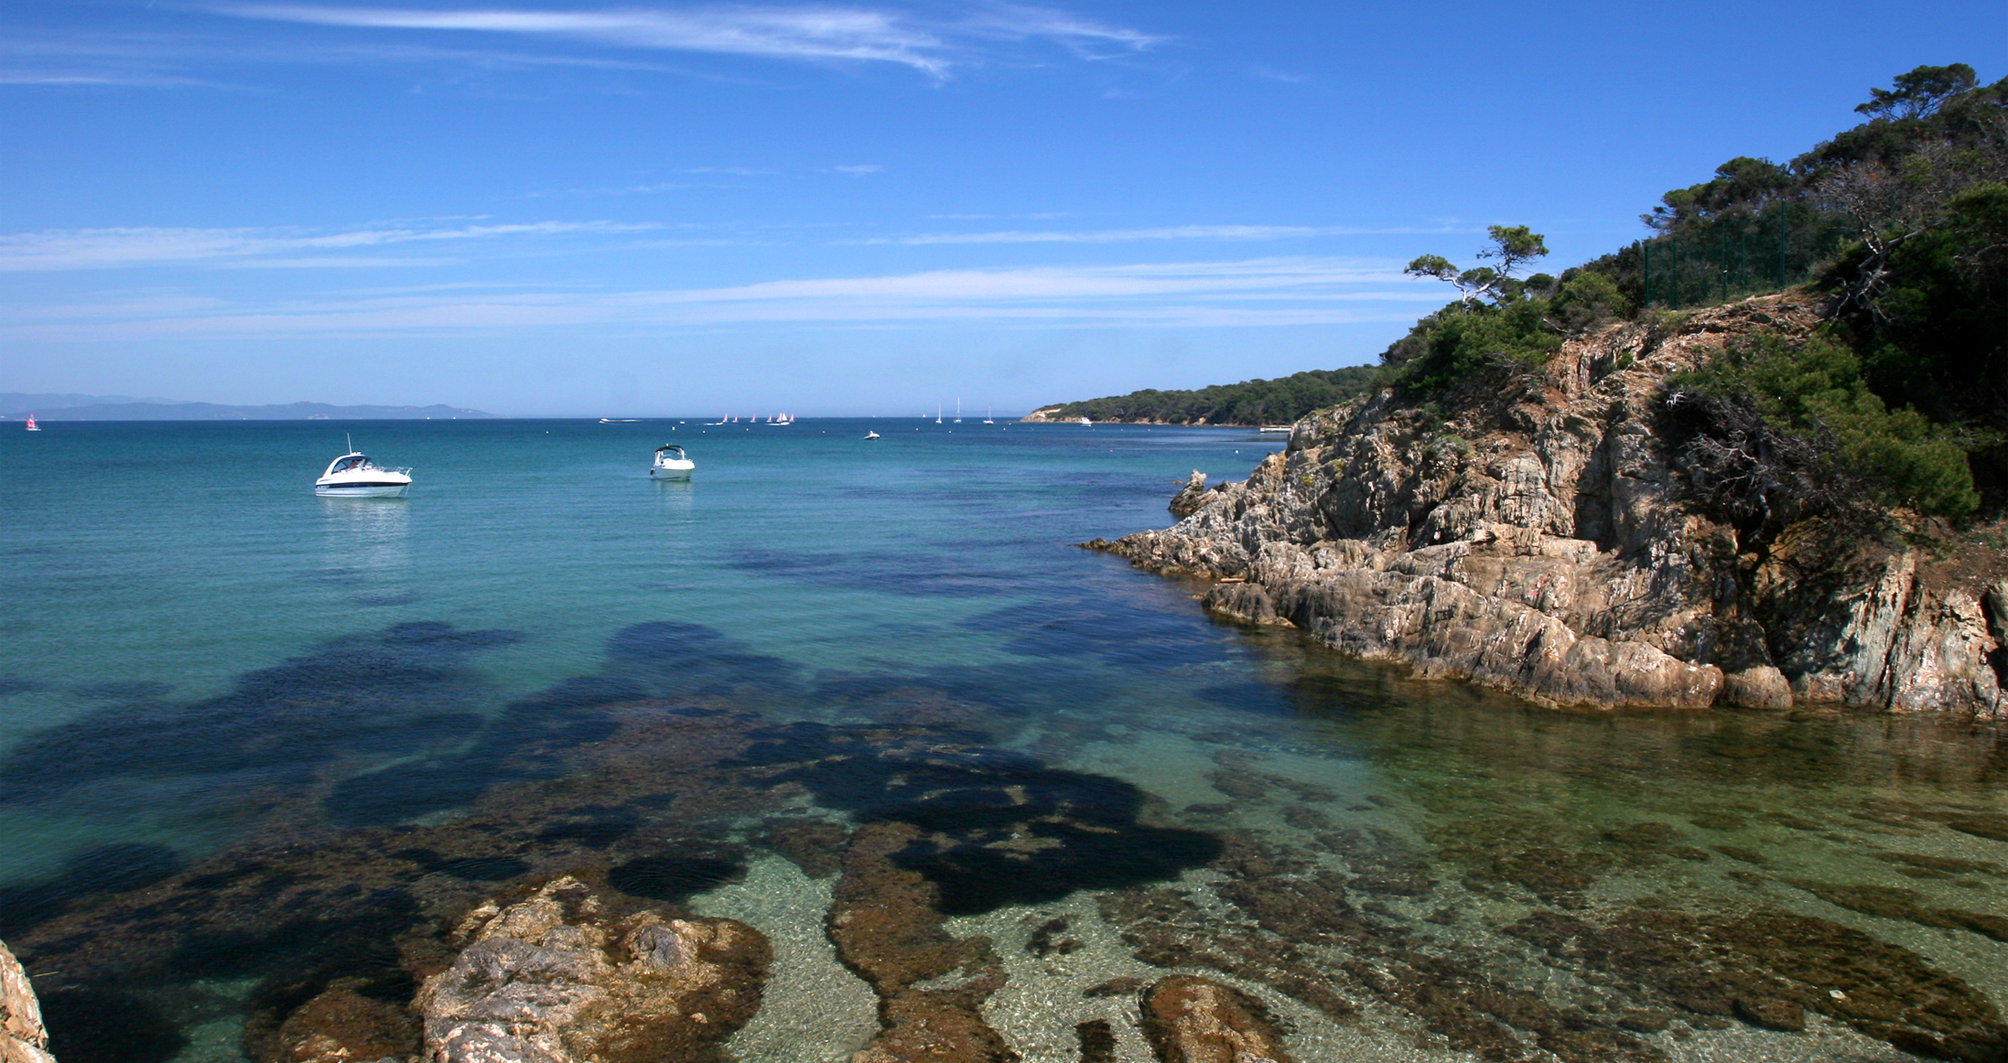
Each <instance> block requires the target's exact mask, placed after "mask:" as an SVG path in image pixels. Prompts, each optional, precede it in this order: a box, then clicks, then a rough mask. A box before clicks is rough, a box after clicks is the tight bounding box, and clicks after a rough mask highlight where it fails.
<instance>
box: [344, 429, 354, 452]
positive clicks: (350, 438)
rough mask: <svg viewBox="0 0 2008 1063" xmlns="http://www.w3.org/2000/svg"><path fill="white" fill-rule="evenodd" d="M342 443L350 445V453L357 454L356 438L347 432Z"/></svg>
mask: <svg viewBox="0 0 2008 1063" xmlns="http://www.w3.org/2000/svg"><path fill="white" fill-rule="evenodd" d="M342 441H343V442H345V443H347V444H348V445H349V453H351V454H354V453H355V452H356V440H355V437H354V436H352V435H350V434H349V433H347V432H343V433H342Z"/></svg>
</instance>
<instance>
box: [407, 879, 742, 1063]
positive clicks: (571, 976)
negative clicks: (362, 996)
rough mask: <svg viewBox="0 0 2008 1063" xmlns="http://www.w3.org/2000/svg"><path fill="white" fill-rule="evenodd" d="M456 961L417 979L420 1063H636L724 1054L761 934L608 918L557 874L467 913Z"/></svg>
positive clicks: (731, 926) (693, 923) (736, 925)
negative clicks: (527, 892)
mask: <svg viewBox="0 0 2008 1063" xmlns="http://www.w3.org/2000/svg"><path fill="white" fill-rule="evenodd" d="M456 936H457V937H458V938H459V939H461V940H464V941H466V942H467V945H466V947H465V948H463V949H462V950H461V952H460V954H459V955H458V956H457V957H456V958H455V959H454V961H453V964H452V966H450V967H448V968H447V969H446V970H444V971H441V972H439V973H438V974H435V975H433V976H432V977H431V978H429V979H427V980H426V982H425V985H424V987H423V988H422V989H420V991H419V994H418V998H417V1000H416V1001H415V1002H414V1005H413V1006H414V1007H415V1008H417V1010H418V1011H419V1012H420V1014H421V1015H422V1016H423V1017H424V1023H425V1051H426V1056H425V1058H426V1060H427V1061H428V1063H574V1061H579V1063H584V1061H586V1060H592V1061H595V1063H645V1061H656V1060H662V1059H678V1060H708V1059H721V1058H723V1056H722V1053H721V1051H720V1047H719V1046H720V1044H721V1043H722V1042H723V1041H724V1039H725V1038H726V1037H727V1036H729V1035H730V1034H731V1033H732V1032H733V1031H734V1030H737V1029H738V1028H739V1027H740V1026H742V1025H744V1024H745V1022H746V1020H747V1019H750V1018H751V1017H752V1016H753V1013H754V1011H755V1010H756V1009H757V1008H758V1007H759V1002H760V989H761V986H762V984H763V983H764V981H765V978H766V971H767V964H768V962H769V960H770V957H771V952H770V950H769V948H768V945H767V941H766V938H765V937H764V936H762V935H761V934H760V932H759V931H757V930H755V929H753V928H752V927H750V926H747V925H746V924H744V923H740V922H736V921H734V920H730V919H674V918H667V917H666V916H665V915H664V914H663V913H661V912H659V911H655V910H653V909H644V910H641V911H638V912H629V913H626V914H622V915H618V916H616V915H614V914H613V913H612V912H611V911H610V910H609V906H608V905H607V904H606V903H605V902H604V901H603V900H602V899H601V898H600V897H599V896H598V895H597V894H596V893H595V892H594V891H593V890H592V889H591V888H589V887H587V886H586V885H585V884H583V883H581V882H579V881H578V880H576V879H573V878H571V877H569V876H567V877H561V878H558V879H556V880H554V881H552V882H550V883H548V884H546V885H545V886H544V887H542V888H541V889H539V890H537V891H536V892H535V893H534V894H533V895H531V896H529V897H527V898H525V899H523V900H521V901H518V902H516V903H513V904H509V905H507V906H502V905H498V904H496V903H494V902H490V903H488V904H484V905H482V906H481V907H479V908H477V909H475V910H474V911H473V912H472V913H471V914H469V916H468V917H467V919H466V920H465V921H464V922H463V923H462V925H461V927H460V929H459V931H458V932H457V934H456Z"/></svg>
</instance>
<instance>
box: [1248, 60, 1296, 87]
mask: <svg viewBox="0 0 2008 1063" xmlns="http://www.w3.org/2000/svg"><path fill="white" fill-rule="evenodd" d="M1248 72H1249V73H1250V74H1253V75H1255V76H1256V77H1258V78H1261V79H1262V80H1264V81H1280V82H1282V83H1283V84H1285V85H1302V84H1305V83H1307V82H1309V81H1310V80H1311V79H1310V78H1309V77H1307V76H1306V75H1303V74H1292V73H1290V72H1289V71H1287V70H1278V69H1276V68H1275V67H1272V66H1267V65H1265V64H1262V63H1257V64H1255V65H1254V66H1252V67H1249V68H1248Z"/></svg>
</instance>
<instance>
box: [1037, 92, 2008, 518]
mask: <svg viewBox="0 0 2008 1063" xmlns="http://www.w3.org/2000/svg"><path fill="white" fill-rule="evenodd" d="M1856 110H1857V112H1859V113H1860V114H1862V115H1864V116H1865V119H1866V120H1865V121H1863V122H1861V123H1860V124H1858V125H1856V126H1854V127H1852V128H1849V129H1846V130H1843V131H1842V132H1840V133H1838V134H1836V135H1835V136H1834V137H1833V138H1832V139H1829V140H1827V141H1824V142H1822V143H1820V144H1817V145H1815V146H1814V147H1813V148H1811V149H1810V150H1808V151H1807V152H1805V153H1804V154H1801V155H1800V156H1798V157H1797V158H1794V159H1792V160H1790V161H1788V162H1784V163H1778V162H1773V161H1771V160H1769V159H1761V158H1750V157H1738V158H1734V159H1731V160H1729V161H1727V162H1725V163H1723V164H1722V165H1721V166H1719V167H1717V168H1716V171H1715V173H1714V175H1713V176H1712V177H1710V178H1709V179H1708V180H1706V181H1702V182H1700V183H1698V184H1694V185H1690V186H1687V187H1685V188H1676V189H1673V190H1671V191H1668V192H1667V193H1666V194H1665V195H1664V196H1662V197H1661V199H1660V202H1659V203H1658V204H1656V205H1654V206H1653V207H1652V208H1651V209H1650V210H1649V211H1647V212H1646V213H1645V214H1643V215H1642V216H1641V220H1642V221H1643V222H1644V224H1645V226H1646V228H1647V230H1648V233H1649V235H1647V236H1645V237H1644V238H1642V239H1640V240H1638V241H1637V242H1635V243H1633V244H1632V245H1631V246H1629V247H1625V248H1622V249H1620V250H1618V251H1615V252H1612V253H1610V254H1606V255H1603V256H1601V257H1599V258H1597V259H1595V260H1593V261H1590V262H1587V263H1584V264H1582V265H1580V266H1577V267H1574V268H1570V269H1567V270H1564V271H1562V272H1561V273H1560V274H1559V275H1556V274H1550V273H1545V272H1530V271H1531V270H1533V269H1534V267H1535V266H1536V264H1537V263H1538V262H1539V260H1540V259H1542V258H1544V257H1545V256H1546V255H1547V254H1548V248H1547V246H1546V244H1545V241H1544V240H1543V237H1542V236H1541V234H1539V233H1536V232H1533V231H1532V230H1531V229H1530V228H1528V227H1526V226H1504V225H1495V226H1492V227H1491V228H1490V229H1489V230H1488V241H1487V243H1486V245H1485V246H1484V247H1483V248H1482V249H1480V250H1479V251H1478V252H1477V255H1476V259H1475V261H1474V264H1472V265H1470V266H1469V267H1464V266H1460V265H1458V264H1456V263H1454V262H1452V261H1451V260H1450V259H1449V258H1447V257H1444V256H1442V255H1439V254H1426V255H1422V256H1419V257H1417V258H1416V259H1414V260H1413V261H1412V262H1410V263H1409V265H1408V269H1407V272H1408V273H1409V274H1411V275H1413V276H1418V277H1429V278H1434V279H1437V280H1441V281H1444V282H1445V283H1447V284H1449V285H1451V286H1452V287H1454V288H1455V289H1456V291H1457V298H1456V299H1455V301H1453V302H1451V303H1449V304H1448V305H1446V306H1444V307H1443V308H1441V309H1439V310H1437V311H1435V312H1434V313H1431V314H1429V315H1427V316H1425V317H1423V318H1422V319H1421V320H1420V321H1418V322H1417V323H1416V324H1415V326H1414V327H1413V328H1412V329H1410V331H1409V333H1408V334H1407V335H1406V336H1404V337H1402V338H1401V339H1399V340H1397V341H1396V342H1395V343H1394V344H1392V345H1391V346H1389V347H1388V349H1387V350H1386V351H1385V352H1383V353H1382V355H1381V359H1380V362H1381V364H1380V366H1379V367H1377V368H1374V369H1369V368H1366V367H1359V368H1354V369H1341V370H1333V371H1313V372H1309V373H1300V374H1297V375H1295V376H1291V377H1285V378H1283V379H1281V380H1274V381H1263V380H1253V381H1248V382H1245V383H1242V384H1231V385H1222V386H1217V387H1210V388H1201V389H1199V390H1196V391H1155V390H1147V391H1139V392H1135V393H1133V394H1130V395H1124V396H1117V397H1112V398H1103V399H1092V400H1088V401H1086V402H1075V403H1067V404H1064V405H1060V406H1054V407H1047V408H1045V409H1044V410H1042V411H1040V413H1041V414H1043V415H1044V417H1043V418H1042V419H1055V420H1058V419H1072V418H1076V417H1082V416H1086V417H1090V418H1093V419H1095V420H1127V421H1162V422H1170V423H1176V424H1198V423H1206V424H1241V425H1246V424H1256V423H1264V422H1267V423H1274V422H1278V421H1289V420H1295V419H1297V418H1300V417H1302V416H1304V415H1305V414H1307V413H1309V412H1311V411H1312V410H1315V409H1319V408H1323V407H1329V406H1332V405H1336V404H1338V403H1341V402H1345V401H1349V400H1351V399H1352V398H1354V397H1357V396H1359V395H1363V394H1367V393H1372V392H1377V391H1380V390H1382V389H1392V390H1393V391H1394V392H1395V393H1396V394H1397V395H1398V396H1399V397H1401V398H1402V399H1404V400H1405V401H1408V402H1412V403H1417V404H1421V405H1423V406H1425V407H1428V406H1434V405H1439V404H1441V405H1448V404H1449V403H1450V402H1451V401H1452V400H1453V399H1454V398H1455V396H1456V394H1457V393H1458V392H1459V390H1460V389H1463V388H1467V387H1469V386H1472V385H1474V384H1475V383H1476V382H1478V381H1479V380H1481V379H1487V380H1490V379H1492V378H1494V377H1497V376H1498V375H1499V374H1500V373H1501V372H1502V371H1503V372H1506V373H1507V374H1508V375H1510V374H1511V371H1512V369H1513V367H1515V366H1519V367H1523V368H1526V369H1533V368H1535V367H1538V366H1540V365H1542V364H1544V363H1545V362H1546V361H1547V360H1548V359H1549V357H1550V356H1551V355H1553V354H1554V352H1556V351H1557V350H1558V349H1559V348H1560V347H1561V346H1562V344H1563V343H1564V342H1566V341H1568V340H1571V339H1577V338H1581V337H1585V336H1588V335H1590V334H1592V333H1594V332H1596V331H1598V330H1601V329H1605V328H1608V327H1610V326H1612V325H1615V324H1618V323H1641V322H1642V323H1646V324H1649V325H1651V326H1653V327H1655V328H1658V329H1662V330H1666V331H1672V330H1675V329H1677V328H1678V327H1679V326H1680V322H1681V319H1682V315H1683V314H1685V313H1688V312H1691V311H1693V310H1695V309H1697V308H1702V307H1708V306H1718V305H1723V304H1728V303H1731V302H1734V301H1736V300H1739V299H1743V298H1747V297H1749V296H1753V295H1762V294H1767V293H1775V292H1780V291H1787V290H1795V289H1796V290H1799V291H1802V292H1804V293H1805V294H1806V296H1807V297H1808V298H1811V299H1813V300H1815V301H1817V303H1818V305H1819V306H1820V308H1821V315H1822V317H1823V319H1824V322H1825V323H1824V325H1823V326H1822V327H1821V328H1820V330H1819V331H1818V332H1817V334H1814V335H1812V336H1810V337H1797V338H1794V339H1791V340H1789V341H1787V340H1784V339H1782V338H1775V337H1763V336H1758V337H1754V338H1752V339H1750V340H1748V341H1747V342H1739V343H1738V344H1736V345H1733V346H1732V347H1730V348H1729V349H1727V350H1726V351H1725V352H1724V355H1723V356H1722V357H1721V358H1720V359H1718V360H1717V361H1715V362H1714V363H1713V364H1711V365H1709V366H1707V367H1705V368H1702V369H1700V370H1697V371H1695V372H1693V373H1689V374H1683V375H1681V376H1679V377H1677V378H1675V379H1671V380H1669V381H1668V389H1669V394H1668V410H1669V413H1668V423H1667V424H1666V425H1665V426H1664V427H1665V428H1666V432H1667V436H1668V438H1670V439H1679V440H1682V441H1683V442H1682V444H1681V445H1682V447H1683V453H1682V460H1683V462H1685V463H1686V465H1687V466H1688V467H1689V468H1690V470H1691V471H1692V472H1693V473H1694V477H1695V479H1696V480H1697V482H1704V483H1705V484H1706V485H1707V486H1706V488H1705V492H1706V493H1708V494H1709V495H1710V497H1711V498H1712V499H1713V504H1715V505H1717V506H1719V507H1725V509H1726V510H1734V511H1737V512H1746V511H1747V512H1755V511H1757V510H1764V509H1766V508H1767V507H1766V505H1765V503H1764V500H1765V498H1766V497H1767V496H1768V495H1773V494H1776V493H1778V492H1780V491H1783V490H1786V489H1787V488H1786V486H1785V485H1796V486H1795V487H1794V488H1792V489H1793V490H1798V491H1800V492H1802V493H1803V496H1804V499H1805V500H1806V501H1807V504H1808V505H1810V506H1811V507H1812V511H1814V512H1818V511H1822V510H1825V511H1828V512H1831V513H1834V514H1841V513H1850V512H1857V513H1858V512H1860V511H1862V510H1863V509H1864V508H1865V507H1882V508H1890V507H1901V508H1908V509H1910V510H1912V511H1914V512H1917V513H1919V514H1923V515H1927V516H1937V517H1945V518H1954V519H1959V518H1966V517H1971V516H1974V515H1976V514H1984V515H1999V514H2001V513H2002V512H2003V508H2004V505H2008V412H2004V411H2008V78H2004V79H2002V80H2000V81H1996V82H1994V83H1992V84H1987V85H1983V84H1981V83H1980V81H1979V78H1978V76H1977V74H1976V72H1975V71H1974V69H1973V68H1972V67H1970V66H1967V65H1966V64H1963V63H1954V64H1951V65H1948V66H1920V67H1918V68H1916V69H1915V70H1912V71H1910V72H1908V73H1905V74H1901V75H1898V76H1897V77H1896V78H1895V79H1894V81H1893V84H1892V85H1891V87H1890V88H1887V89H1884V88H1875V89H1871V90H1870V91H1869V99H1868V100H1867V101H1865V102H1864V103H1862V104H1861V106H1859V107H1857V108H1856ZM1800 508H1803V507H1800ZM1800 508H1795V509H1794V512H1799V511H1800Z"/></svg>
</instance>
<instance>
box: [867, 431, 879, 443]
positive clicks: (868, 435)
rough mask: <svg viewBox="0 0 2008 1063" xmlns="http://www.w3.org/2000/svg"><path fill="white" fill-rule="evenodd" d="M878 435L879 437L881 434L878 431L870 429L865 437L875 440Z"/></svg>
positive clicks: (868, 439)
mask: <svg viewBox="0 0 2008 1063" xmlns="http://www.w3.org/2000/svg"><path fill="white" fill-rule="evenodd" d="M878 437H879V434H878V433H877V432H870V431H868V432H866V433H865V439H866V440H867V441H870V440H873V439H877V438H878Z"/></svg>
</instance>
